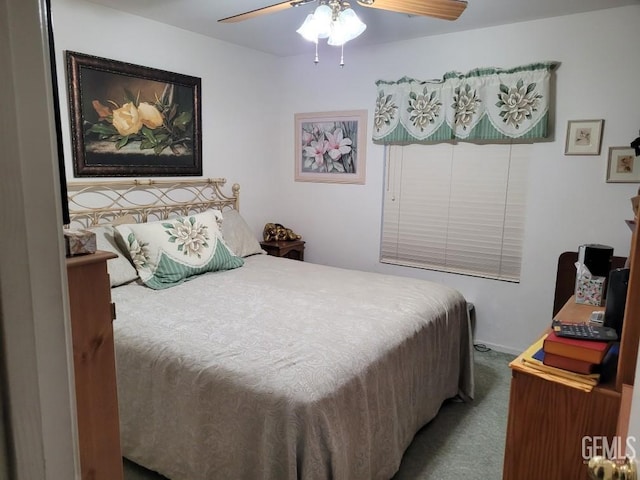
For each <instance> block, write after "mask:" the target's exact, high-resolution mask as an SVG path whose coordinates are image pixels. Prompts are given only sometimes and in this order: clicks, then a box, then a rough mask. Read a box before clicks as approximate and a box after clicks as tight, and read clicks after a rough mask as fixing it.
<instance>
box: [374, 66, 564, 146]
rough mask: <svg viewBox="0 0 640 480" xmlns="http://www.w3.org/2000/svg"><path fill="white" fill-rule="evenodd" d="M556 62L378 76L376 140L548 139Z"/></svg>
mask: <svg viewBox="0 0 640 480" xmlns="http://www.w3.org/2000/svg"><path fill="white" fill-rule="evenodd" d="M557 65H558V64H557V63H555V62H545V63H535V64H530V65H523V66H520V67H516V68H512V69H508V70H505V69H499V68H478V69H475V70H471V71H470V72H468V73H465V74H462V73H458V72H449V73H446V74H445V75H444V77H443V78H442V80H427V81H419V80H415V79H412V78H407V77H403V78H401V79H400V80H398V81H397V82H387V81H383V80H378V81H377V82H376V86H377V87H378V97H377V99H376V108H375V115H374V128H373V142H374V143H381V144H409V143H436V142H447V141H451V140H459V141H465V140H468V141H480V140H482V141H486V140H495V141H500V140H505V139H526V140H527V141H531V140H536V139H543V138H546V137H547V135H548V131H547V130H548V128H547V123H548V117H549V102H550V95H549V84H550V78H551V72H552V71H553V70H554V69H555V68H556V67H557Z"/></svg>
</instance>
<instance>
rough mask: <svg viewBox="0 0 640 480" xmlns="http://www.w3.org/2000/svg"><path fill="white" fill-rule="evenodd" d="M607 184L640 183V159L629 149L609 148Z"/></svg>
mask: <svg viewBox="0 0 640 480" xmlns="http://www.w3.org/2000/svg"><path fill="white" fill-rule="evenodd" d="M607 183H640V157H636V152H635V150H634V149H633V148H629V147H609V160H608V162H607Z"/></svg>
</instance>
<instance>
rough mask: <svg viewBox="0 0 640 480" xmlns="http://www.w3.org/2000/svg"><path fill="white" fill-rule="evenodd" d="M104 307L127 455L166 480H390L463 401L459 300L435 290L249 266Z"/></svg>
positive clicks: (262, 260) (468, 361)
mask: <svg viewBox="0 0 640 480" xmlns="http://www.w3.org/2000/svg"><path fill="white" fill-rule="evenodd" d="M112 297H113V300H114V301H115V303H116V309H117V316H118V318H117V320H116V321H115V322H114V328H115V340H116V357H117V373H118V394H119V404H120V419H121V436H122V448H123V454H124V455H125V456H126V457H128V458H130V459H131V460H133V461H135V462H137V463H139V464H141V465H144V466H146V467H147V468H150V469H152V470H155V471H158V472H160V473H162V474H163V475H165V476H167V477H169V478H171V479H173V480H205V479H207V480H210V479H224V480H241V479H247V480H255V479H265V480H266V479H272V480H289V479H304V480H314V479H336V480H359V479H363V480H364V479H367V480H369V479H389V478H390V477H391V476H393V474H394V473H395V472H396V471H397V469H398V467H399V464H400V460H401V458H402V454H403V452H404V450H405V449H406V447H407V446H408V445H409V443H410V442H411V441H412V438H413V436H414V434H415V433H416V432H417V430H419V429H420V427H421V426H423V425H424V424H425V423H427V422H428V421H429V420H431V419H432V418H433V417H434V416H435V415H436V413H437V411H438V409H439V408H440V405H441V404H442V402H443V401H444V400H445V399H447V398H450V397H453V396H455V395H456V394H458V393H462V394H464V395H465V396H471V395H472V389H473V386H472V383H473V382H472V375H471V368H472V358H471V353H470V352H471V350H470V346H469V342H470V340H469V331H468V323H467V315H466V303H465V299H464V298H463V297H462V295H461V294H460V293H459V292H457V291H455V290H453V289H451V288H448V287H445V286H443V285H439V284H435V283H430V282H426V281H421V280H415V279H409V278H402V277H395V276H388V275H380V274H373V273H365V272H358V271H352V270H343V269H338V268H332V267H326V266H320V265H314V264H310V263H303V262H298V261H294V260H288V259H281V258H275V257H270V256H266V255H257V256H253V257H249V258H247V259H246V264H245V265H244V266H243V267H241V268H238V269H236V270H231V271H226V272H218V273H211V274H206V275H202V276H199V277H197V278H195V279H193V280H191V281H188V282H186V283H184V284H182V285H179V286H176V287H173V288H170V289H167V290H160V291H156V290H151V289H149V288H146V287H143V286H139V285H128V286H123V287H117V288H115V289H113V291H112Z"/></svg>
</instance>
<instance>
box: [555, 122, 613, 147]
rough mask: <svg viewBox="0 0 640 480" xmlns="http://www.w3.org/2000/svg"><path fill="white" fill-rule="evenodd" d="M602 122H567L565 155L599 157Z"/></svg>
mask: <svg viewBox="0 0 640 480" xmlns="http://www.w3.org/2000/svg"><path fill="white" fill-rule="evenodd" d="M603 127H604V120H602V119H600V120H569V122H568V124H567V138H566V143H565V149H564V154H565V155H600V148H601V145H602V130H603Z"/></svg>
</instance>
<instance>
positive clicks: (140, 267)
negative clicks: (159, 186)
mask: <svg viewBox="0 0 640 480" xmlns="http://www.w3.org/2000/svg"><path fill="white" fill-rule="evenodd" d="M221 218H222V215H221V213H220V212H219V211H218V210H207V211H206V212H203V213H197V214H194V215H188V216H186V217H177V218H170V219H168V220H161V221H158V222H148V223H134V224H125V225H117V226H116V227H115V228H116V231H117V232H118V233H119V234H120V236H121V237H122V239H123V241H124V243H125V244H126V245H127V248H128V250H129V257H130V258H131V260H132V261H133V264H134V266H135V267H136V270H137V271H138V275H139V276H140V279H141V280H142V282H143V283H144V284H145V285H147V286H148V287H150V288H153V289H162V288H168V287H171V286H173V285H177V284H178V283H181V282H183V281H184V280H185V279H187V278H189V277H191V276H193V275H198V274H201V273H205V272H213V271H219V270H230V269H233V268H238V267H240V266H242V265H243V264H244V260H242V258H240V257H238V256H236V255H234V254H233V252H232V251H231V250H230V249H229V248H228V247H227V245H226V244H225V242H224V240H223V239H222V234H221V232H220V229H219V228H218V219H221Z"/></svg>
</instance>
